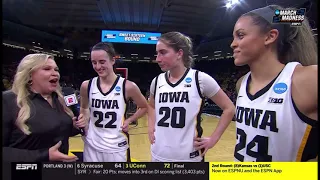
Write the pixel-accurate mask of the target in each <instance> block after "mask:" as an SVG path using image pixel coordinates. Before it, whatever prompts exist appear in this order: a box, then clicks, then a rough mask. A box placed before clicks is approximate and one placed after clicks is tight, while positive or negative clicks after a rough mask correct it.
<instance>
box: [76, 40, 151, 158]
mask: <svg viewBox="0 0 320 180" xmlns="http://www.w3.org/2000/svg"><path fill="white" fill-rule="evenodd" d="M114 57H115V50H114V48H113V46H112V44H110V43H98V44H96V45H95V46H93V48H92V50H91V62H92V66H93V69H94V70H95V71H96V72H97V73H98V77H95V78H92V79H90V80H87V81H84V82H83V83H82V85H81V89H80V95H81V108H80V115H79V121H80V122H81V121H86V122H88V124H87V126H86V136H84V137H83V140H84V152H83V160H84V161H85V162H129V161H130V151H129V134H128V133H127V132H128V126H129V124H130V123H131V122H132V121H134V120H137V119H139V118H140V117H142V116H143V115H145V114H146V112H147V109H148V103H147V100H146V99H145V97H144V96H143V95H142V94H141V92H140V89H139V87H138V86H137V85H136V84H135V83H133V82H131V81H129V80H126V79H125V78H122V77H120V76H117V75H116V74H115V72H114V68H113V65H114V63H115V58H114ZM128 99H132V100H133V101H134V103H135V104H136V105H137V106H139V107H140V108H139V110H137V111H136V113H135V114H133V115H132V116H130V117H129V118H128V119H125V113H126V103H127V100H128Z"/></svg>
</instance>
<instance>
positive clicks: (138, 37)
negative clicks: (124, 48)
mask: <svg viewBox="0 0 320 180" xmlns="http://www.w3.org/2000/svg"><path fill="white" fill-rule="evenodd" d="M160 36H161V33H150V32H134V31H109V30H102V33H101V41H102V42H115V43H137V44H157V41H158V38H159V37H160Z"/></svg>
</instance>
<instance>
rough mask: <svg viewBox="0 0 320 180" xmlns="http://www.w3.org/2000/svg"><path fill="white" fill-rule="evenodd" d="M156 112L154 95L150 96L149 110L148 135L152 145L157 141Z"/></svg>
mask: <svg viewBox="0 0 320 180" xmlns="http://www.w3.org/2000/svg"><path fill="white" fill-rule="evenodd" d="M155 118H156V115H155V110H154V95H152V94H150V97H149V109H148V135H149V140H150V143H151V144H153V143H154V141H155V137H154V132H155Z"/></svg>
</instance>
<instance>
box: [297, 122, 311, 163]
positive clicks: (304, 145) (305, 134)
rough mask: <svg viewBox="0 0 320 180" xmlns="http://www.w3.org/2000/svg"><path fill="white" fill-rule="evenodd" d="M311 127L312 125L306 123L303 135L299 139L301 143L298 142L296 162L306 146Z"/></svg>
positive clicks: (299, 159)
mask: <svg viewBox="0 0 320 180" xmlns="http://www.w3.org/2000/svg"><path fill="white" fill-rule="evenodd" d="M311 128H312V127H311V126H310V125H307V128H306V131H305V132H304V135H303V138H302V141H301V144H300V148H299V150H298V153H297V158H296V161H297V162H300V161H301V159H302V154H303V150H304V148H305V147H306V144H307V140H308V137H309V134H310V132H311Z"/></svg>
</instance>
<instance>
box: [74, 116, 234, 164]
mask: <svg viewBox="0 0 320 180" xmlns="http://www.w3.org/2000/svg"><path fill="white" fill-rule="evenodd" d="M202 118H203V120H202V122H201V126H202V128H203V137H207V136H210V135H211V133H212V132H213V131H214V129H215V128H216V126H217V125H218V122H219V119H218V118H216V117H214V116H208V115H204V114H203V115H202ZM235 129H236V128H235V122H234V121H232V122H231V124H230V125H229V127H228V128H227V130H226V131H225V133H224V134H223V135H222V137H221V139H220V141H219V142H218V143H217V144H216V145H215V146H214V147H213V148H212V149H210V150H209V151H208V152H207V154H206V156H205V161H206V162H223V161H229V162H230V161H234V158H233V151H234V146H235V143H236V134H235ZM129 134H130V151H131V158H132V161H133V162H135V161H138V162H150V161H151V153H150V142H149V138H148V122H147V118H146V117H143V118H141V119H139V121H138V125H137V126H136V125H130V130H129ZM69 142H70V152H69V154H71V153H73V154H75V155H77V156H78V157H79V159H82V152H83V141H82V139H81V137H80V136H75V137H71V138H70V140H69Z"/></svg>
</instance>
